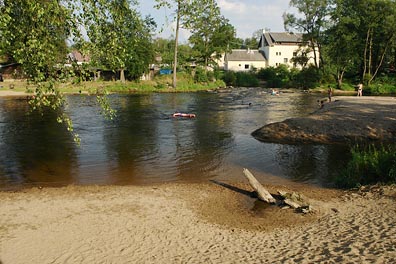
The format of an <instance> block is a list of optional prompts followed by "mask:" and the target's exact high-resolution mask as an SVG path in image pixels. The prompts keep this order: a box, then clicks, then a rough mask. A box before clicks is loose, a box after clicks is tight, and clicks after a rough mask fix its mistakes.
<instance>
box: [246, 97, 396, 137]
mask: <svg viewBox="0 0 396 264" xmlns="http://www.w3.org/2000/svg"><path fill="white" fill-rule="evenodd" d="M253 136H254V137H255V138H257V139H258V140H260V141H264V142H276V143H286V144H288V143H292V144H294V143H326V144H327V143H329V144H331V143H348V142H352V143H354V142H370V141H371V142H379V141H381V142H384V141H387V142H394V141H395V140H396V99H395V98H394V97H377V96H363V97H356V96H342V97H334V98H333V102H331V103H326V104H325V105H324V107H323V108H321V109H318V110H317V111H316V112H314V113H313V114H311V115H309V116H306V117H299V118H291V119H287V120H285V121H282V122H277V123H272V124H266V125H265V126H263V127H262V128H260V129H258V130H256V131H254V132H253Z"/></svg>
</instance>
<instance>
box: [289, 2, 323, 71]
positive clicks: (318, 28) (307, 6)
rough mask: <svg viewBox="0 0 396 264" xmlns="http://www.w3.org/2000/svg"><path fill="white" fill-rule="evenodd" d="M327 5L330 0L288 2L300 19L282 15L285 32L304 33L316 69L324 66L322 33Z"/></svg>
mask: <svg viewBox="0 0 396 264" xmlns="http://www.w3.org/2000/svg"><path fill="white" fill-rule="evenodd" d="M329 4H330V0H290V6H293V7H295V8H297V10H298V12H299V13H300V14H302V17H301V18H298V17H297V16H296V15H294V14H291V13H284V14H283V20H284V26H285V30H289V29H290V28H294V29H296V30H298V31H300V32H303V33H304V39H305V40H306V41H307V42H308V45H309V46H310V47H311V49H312V51H313V54H314V62H315V67H316V68H317V69H318V68H319V67H320V66H321V65H322V66H323V65H324V60H323V57H322V33H323V31H324V29H326V28H327V26H328V21H327V19H328V15H329V12H330V5H329ZM318 53H319V54H318ZM318 58H319V59H320V62H321V63H320V64H318Z"/></svg>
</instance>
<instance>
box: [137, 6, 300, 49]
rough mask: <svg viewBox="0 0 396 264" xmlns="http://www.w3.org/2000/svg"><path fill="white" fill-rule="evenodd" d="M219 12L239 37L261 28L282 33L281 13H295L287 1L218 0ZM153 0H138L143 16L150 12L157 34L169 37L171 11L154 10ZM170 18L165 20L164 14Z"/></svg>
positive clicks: (183, 39)
mask: <svg viewBox="0 0 396 264" xmlns="http://www.w3.org/2000/svg"><path fill="white" fill-rule="evenodd" d="M217 4H218V6H219V7H220V9H221V14H222V15H223V16H224V17H225V18H227V19H228V20H229V21H230V24H231V25H233V26H234V27H235V28H236V31H237V37H238V38H243V39H245V38H250V37H252V35H253V33H254V32H255V31H257V30H260V29H265V28H268V29H270V30H271V32H283V31H284V28H283V19H282V14H283V13H284V12H289V13H295V11H293V8H291V7H289V0H217ZM154 5H155V0H140V12H141V14H142V15H143V16H146V15H151V16H152V17H153V18H154V20H155V21H156V23H157V24H158V31H159V30H160V29H163V31H162V32H161V33H158V36H159V37H163V38H169V37H170V36H171V35H172V33H173V32H174V29H172V28H174V26H173V25H174V23H172V22H173V21H172V18H171V16H172V14H173V10H169V9H168V10H167V9H164V8H162V9H160V10H156V9H155V8H154V7H153V6H154ZM167 16H168V17H170V18H169V19H168V22H167V20H166V19H165V17H167ZM187 39H188V32H187V31H182V32H181V35H180V40H181V41H182V42H183V41H186V40H187Z"/></svg>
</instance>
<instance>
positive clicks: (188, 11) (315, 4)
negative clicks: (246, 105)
mask: <svg viewBox="0 0 396 264" xmlns="http://www.w3.org/2000/svg"><path fill="white" fill-rule="evenodd" d="M156 2H157V6H156V8H162V7H164V6H166V7H167V8H172V9H173V10H174V11H175V12H174V13H172V16H173V18H174V19H175V21H178V23H179V27H183V28H185V29H187V30H190V32H191V36H190V38H189V42H188V43H184V44H179V43H178V36H174V37H172V38H171V39H168V40H167V39H153V35H154V32H155V30H156V23H155V21H154V20H153V18H151V17H142V16H141V14H140V13H139V12H138V11H137V10H138V7H139V2H138V1H137V0H112V1H108V0H95V1H94V0H79V1H60V0H40V1H33V0H13V1H11V0H3V1H0V9H1V12H2V16H1V17H0V32H1V34H0V38H1V42H0V55H2V61H3V62H4V61H5V60H8V61H9V62H16V63H19V64H21V66H22V68H23V71H24V72H25V74H26V76H28V78H29V79H31V80H34V81H38V82H40V81H43V80H48V79H49V78H58V79H59V78H60V79H62V78H67V77H68V76H70V74H73V73H76V71H70V69H64V68H61V67H60V65H62V64H63V63H64V61H65V54H66V53H67V50H70V49H72V48H75V49H78V50H80V51H81V52H83V54H84V55H86V56H89V58H90V60H91V64H90V65H89V68H87V67H85V68H84V67H82V66H80V65H74V66H75V67H76V68H78V71H77V72H78V73H79V75H78V76H79V77H80V78H81V76H84V72H86V71H87V70H92V69H106V70H111V71H115V72H120V74H119V76H120V78H121V80H125V79H131V80H132V79H137V78H139V77H140V76H141V75H142V74H144V73H145V72H147V71H148V70H149V67H148V65H150V64H152V63H160V64H161V65H164V67H166V66H167V67H169V68H171V69H173V72H174V73H176V71H180V70H186V68H187V67H188V66H190V65H192V64H193V65H197V66H198V67H202V68H203V69H204V70H205V71H206V69H207V67H209V66H210V67H213V68H216V62H215V59H216V58H218V56H220V55H221V54H222V53H224V52H227V51H228V50H229V49H231V48H243V47H245V48H247V47H249V48H254V47H255V46H256V47H257V41H258V38H259V37H260V32H261V31H259V30H258V31H256V32H255V33H254V34H253V36H252V38H247V39H245V40H243V39H238V38H237V37H236V36H235V28H234V27H233V26H232V25H231V24H230V23H229V21H228V20H227V19H226V18H225V17H224V16H223V15H222V14H221V12H220V8H219V6H218V5H217V3H216V1H213V0H205V1H198V0H194V1H192V0H191V1H163V0H157V1H156ZM198 2H199V3H198ZM290 5H291V6H293V7H295V9H296V10H297V13H296V14H290V13H285V14H283V19H284V24H285V29H286V30H290V31H298V32H302V33H304V38H305V41H306V43H307V44H308V46H309V48H310V49H311V50H312V51H314V52H313V54H314V55H313V56H314V57H316V59H317V60H315V62H316V61H317V62H318V63H317V64H315V65H304V64H303V63H301V65H303V66H304V67H303V69H302V70H301V71H297V70H295V69H290V68H285V67H284V66H282V65H281V66H280V67H277V68H267V69H262V70H259V71H256V72H253V73H252V74H251V75H250V76H246V74H241V73H238V74H237V73H227V74H225V75H224V80H226V81H227V82H228V83H229V84H231V85H239V84H245V85H257V83H258V82H260V83H264V84H266V85H267V86H273V87H300V88H312V87H316V86H320V85H326V86H327V85H331V86H333V87H336V88H340V89H345V90H348V89H353V86H354V85H355V84H357V83H358V82H363V83H364V84H365V86H366V87H365V88H366V89H365V91H366V92H367V91H370V92H372V93H384V92H395V88H394V87H395V86H396V85H395V61H396V36H395V32H396V31H395V30H394V28H393V26H394V25H395V24H396V2H395V1H393V0H381V1H378V0H360V1H357V0H291V1H290ZM153 8H154V7H153ZM175 33H176V35H177V34H178V31H177V30H176V32H175ZM301 54H302V56H299V57H296V58H294V61H295V63H299V62H302V61H306V59H307V58H303V57H304V54H307V53H306V52H305V53H304V52H302V53H301ZM214 55H215V56H214ZM156 58H157V59H158V58H162V61H158V60H156ZM199 71H200V70H199ZM60 73H61V74H60ZM211 75H213V74H209V76H208V79H212V78H211ZM215 75H216V76H218V75H217V74H215ZM202 76H203V75H202V73H201V72H200V73H199V78H196V79H202V78H201V77H202Z"/></svg>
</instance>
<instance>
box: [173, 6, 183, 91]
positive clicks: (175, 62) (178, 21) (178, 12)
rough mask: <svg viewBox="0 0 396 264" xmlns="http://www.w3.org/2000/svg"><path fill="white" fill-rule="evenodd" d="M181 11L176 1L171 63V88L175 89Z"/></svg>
mask: <svg viewBox="0 0 396 264" xmlns="http://www.w3.org/2000/svg"><path fill="white" fill-rule="evenodd" d="M180 9H181V1H180V0H179V1H177V15H176V34H175V35H176V36H175V56H174V63H173V83H172V86H173V88H175V89H176V86H177V49H178V42H179V28H180V11H181V10H180Z"/></svg>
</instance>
